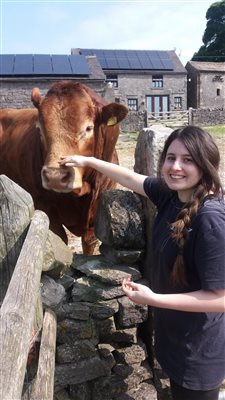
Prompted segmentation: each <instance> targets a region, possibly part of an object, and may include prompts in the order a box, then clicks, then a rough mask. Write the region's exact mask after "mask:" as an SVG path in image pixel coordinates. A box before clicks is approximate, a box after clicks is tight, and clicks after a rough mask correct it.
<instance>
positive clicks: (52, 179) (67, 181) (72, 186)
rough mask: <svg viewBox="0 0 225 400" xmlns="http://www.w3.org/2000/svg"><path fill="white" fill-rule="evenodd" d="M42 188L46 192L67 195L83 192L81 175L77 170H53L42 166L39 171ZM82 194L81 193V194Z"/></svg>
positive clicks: (66, 168) (70, 168) (69, 168)
mask: <svg viewBox="0 0 225 400" xmlns="http://www.w3.org/2000/svg"><path fill="white" fill-rule="evenodd" d="M41 179H42V186H43V187H44V188H45V189H47V190H54V191H55V192H62V193H68V192H72V191H75V192H77V194H79V191H81V192H83V190H82V187H83V181H82V173H81V171H80V170H79V169H77V168H72V167H65V168H54V167H47V166H44V167H43V168H42V171H41ZM82 194H83V193H82Z"/></svg>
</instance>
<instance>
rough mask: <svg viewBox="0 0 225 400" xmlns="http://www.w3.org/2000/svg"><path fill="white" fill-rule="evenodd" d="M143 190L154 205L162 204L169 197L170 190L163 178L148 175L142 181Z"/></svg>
mask: <svg viewBox="0 0 225 400" xmlns="http://www.w3.org/2000/svg"><path fill="white" fill-rule="evenodd" d="M144 191H145V193H146V195H147V196H148V198H149V199H150V200H151V201H152V202H153V203H154V204H155V205H156V206H158V205H159V204H162V202H165V201H166V200H167V199H168V198H171V191H170V190H169V189H168V187H167V186H166V184H165V183H164V181H163V179H161V178H157V177H154V176H148V177H147V178H146V179H145V181H144Z"/></svg>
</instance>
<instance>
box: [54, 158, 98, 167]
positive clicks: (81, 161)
mask: <svg viewBox="0 0 225 400" xmlns="http://www.w3.org/2000/svg"><path fill="white" fill-rule="evenodd" d="M89 158H90V157H85V156H78V155H74V156H62V157H60V160H59V165H60V166H61V167H62V166H66V167H87V166H88V159H89Z"/></svg>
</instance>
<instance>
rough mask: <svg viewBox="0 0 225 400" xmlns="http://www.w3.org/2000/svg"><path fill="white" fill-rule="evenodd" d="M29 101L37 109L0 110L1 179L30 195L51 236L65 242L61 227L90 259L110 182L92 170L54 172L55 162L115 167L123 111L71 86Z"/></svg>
mask: <svg viewBox="0 0 225 400" xmlns="http://www.w3.org/2000/svg"><path fill="white" fill-rule="evenodd" d="M31 99H32V102H33V104H34V105H35V107H36V108H31V109H20V110H16V109H2V110H0V148H1V152H0V174H5V175H7V176H8V177H9V178H10V179H12V180H13V181H15V182H16V183H18V184H19V185H20V186H21V187H23V188H24V189H25V190H27V191H28V192H29V193H30V194H31V195H32V197H33V201H34V206H35V208H36V209H40V210H43V211H45V212H46V214H47V215H48V217H49V219H50V228H51V230H52V231H53V232H55V233H56V234H58V235H59V236H61V238H62V239H63V240H64V241H65V242H67V235H66V232H65V230H64V228H63V225H64V226H65V227H66V228H67V229H68V230H70V231H71V232H72V233H73V234H75V235H76V236H81V237H82V246H83V251H84V253H85V254H92V252H93V250H94V246H95V243H96V239H95V236H94V220H95V214H96V209H97V205H98V200H99V196H100V193H101V192H102V191H103V190H106V189H110V188H112V187H115V183H114V182H112V181H110V180H109V179H108V178H106V177H104V176H102V175H101V174H99V173H98V172H96V171H94V170H91V169H87V168H70V169H68V168H62V167H60V168H59V164H58V161H59V157H60V156H62V155H70V154H82V155H86V156H95V157H97V158H100V159H103V160H107V161H110V162H114V163H117V162H118V158H117V153H116V150H115V145H116V142H117V139H118V135H119V124H118V123H119V122H120V121H121V120H122V119H123V118H124V117H125V116H126V114H127V108H126V107H125V106H123V105H120V104H118V103H111V104H107V103H106V102H105V101H104V100H103V99H102V98H101V97H100V96H98V95H97V94H96V93H95V92H93V91H92V90H91V89H90V88H88V87H87V86H85V85H82V84H80V83H74V82H73V81H60V82H58V83H56V84H54V85H53V86H52V87H51V88H50V90H49V91H48V93H47V94H46V96H45V97H41V95H40V91H39V89H37V88H34V89H33V90H32V95H31Z"/></svg>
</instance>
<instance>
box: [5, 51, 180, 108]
mask: <svg viewBox="0 0 225 400" xmlns="http://www.w3.org/2000/svg"><path fill="white" fill-rule="evenodd" d="M0 57H1V60H0V77H1V87H0V105H1V108H3V107H29V106H31V103H30V93H31V89H32V88H33V87H34V86H38V87H39V88H40V90H41V91H42V92H43V94H44V93H45V92H46V91H47V90H48V89H49V87H50V86H51V84H52V83H54V82H55V81H57V80H60V79H73V80H76V81H78V82H83V83H86V84H87V85H89V86H90V87H92V88H93V89H94V90H96V91H97V92H99V93H100V94H102V95H103V96H104V93H105V90H106V87H107V83H109V82H111V85H112V86H113V89H114V94H115V98H116V101H118V102H121V103H123V104H126V105H127V106H128V108H129V109H130V110H135V111H139V110H147V111H148V112H152V113H156V114H157V113H160V112H166V111H172V110H186V108H187V71H186V70H185V68H184V67H183V65H182V63H181V62H180V60H179V58H178V56H177V55H176V53H175V51H152V50H146V51H144V50H97V49H90V50H88V49H72V50H71V55H45V54H41V55H38V54H37V55H36V54H35V55H29V54H25V55H22V54H18V55H1V56H0Z"/></svg>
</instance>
